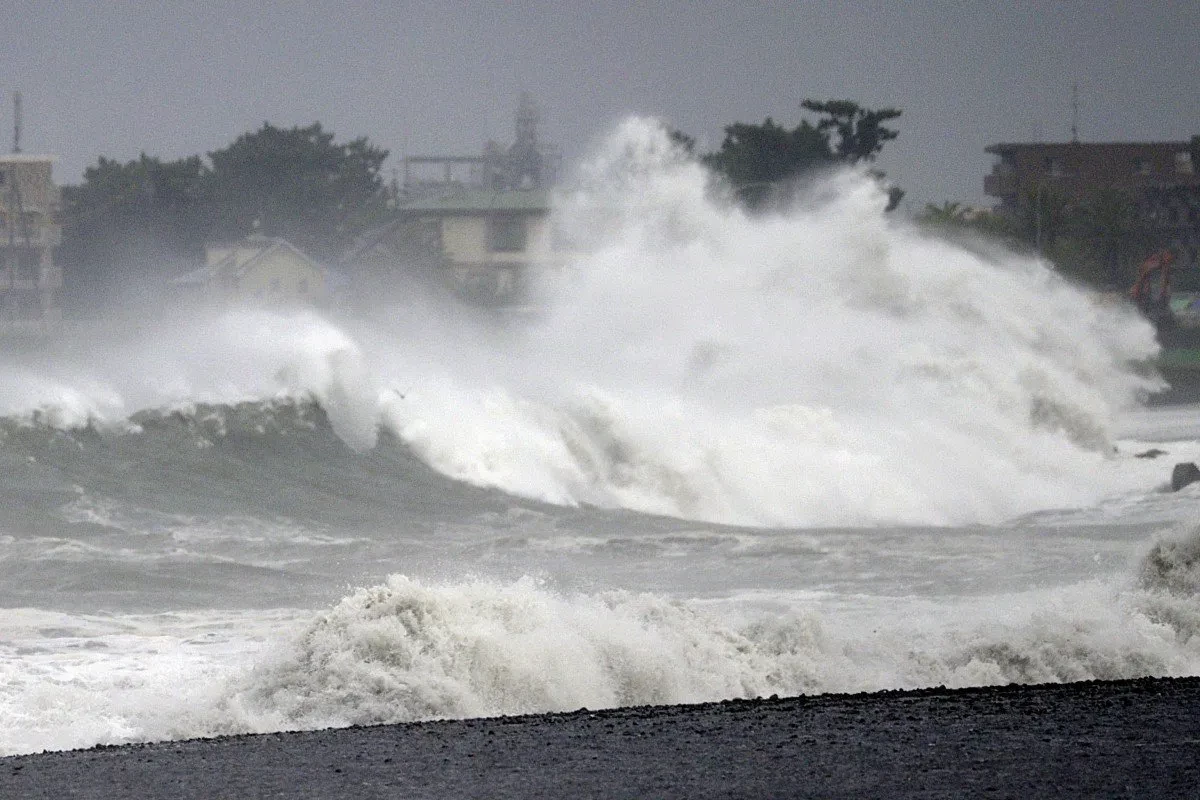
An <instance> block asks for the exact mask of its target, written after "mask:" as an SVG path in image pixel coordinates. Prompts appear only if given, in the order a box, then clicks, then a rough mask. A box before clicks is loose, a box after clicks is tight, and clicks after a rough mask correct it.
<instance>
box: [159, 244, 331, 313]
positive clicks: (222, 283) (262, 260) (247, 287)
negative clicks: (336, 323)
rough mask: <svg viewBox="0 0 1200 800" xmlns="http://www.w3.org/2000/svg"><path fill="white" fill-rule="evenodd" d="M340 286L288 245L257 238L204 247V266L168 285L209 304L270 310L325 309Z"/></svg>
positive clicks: (325, 269)
mask: <svg viewBox="0 0 1200 800" xmlns="http://www.w3.org/2000/svg"><path fill="white" fill-rule="evenodd" d="M341 283H342V280H341V279H340V276H339V275H338V274H337V273H335V272H332V271H330V270H329V269H328V268H326V267H323V266H322V265H320V264H318V263H317V262H315V261H313V260H312V259H311V258H309V257H308V256H306V255H305V254H304V253H303V252H301V251H300V250H299V249H297V248H296V247H295V246H293V245H292V244H291V243H289V242H287V241H286V240H284V239H278V238H274V237H269V236H257V235H255V236H249V237H247V238H245V239H243V240H242V241H240V242H234V243H231V244H211V245H209V246H207V247H206V248H205V264H204V266H203V267H201V268H200V269H197V270H193V271H192V272H188V273H186V274H184V275H180V276H179V277H177V278H175V279H174V280H172V281H171V284H172V286H174V287H175V288H176V289H178V290H181V291H183V292H184V293H186V294H188V295H190V296H191V297H192V298H194V299H198V300H201V301H204V302H207V303H210V304H216V305H226V304H248V305H270V306H304V305H324V304H327V303H328V302H329V301H330V299H331V298H332V296H333V294H334V292H335V291H336V290H337V289H338V288H339V287H340V284H341Z"/></svg>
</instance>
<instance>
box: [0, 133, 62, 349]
mask: <svg viewBox="0 0 1200 800" xmlns="http://www.w3.org/2000/svg"><path fill="white" fill-rule="evenodd" d="M53 166H54V156H45V155H29V154H24V153H11V154H8V155H0V220H2V224H3V230H2V232H0V334H4V335H8V334H20V335H34V336H42V335H45V334H47V333H50V332H51V331H53V330H54V329H55V328H57V327H58V325H59V324H60V323H61V322H62V310H61V308H60V307H59V304H58V290H60V289H61V288H62V285H63V276H62V269H60V268H59V267H56V266H55V265H54V248H56V247H58V245H59V244H60V243H61V242H62V229H61V228H60V227H59V226H58V224H57V223H56V222H55V220H56V218H57V215H58V211H59V206H60V195H59V190H58V187H57V186H55V185H54V181H53V179H52V171H53Z"/></svg>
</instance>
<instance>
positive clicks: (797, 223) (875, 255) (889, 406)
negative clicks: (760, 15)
mask: <svg viewBox="0 0 1200 800" xmlns="http://www.w3.org/2000/svg"><path fill="white" fill-rule="evenodd" d="M576 185H577V187H578V188H577V189H576V190H574V191H571V192H567V193H564V194H563V195H562V196H561V197H560V198H559V200H558V203H557V210H556V212H555V214H554V227H555V228H556V229H557V230H558V231H559V233H560V235H561V238H562V239H563V241H565V242H569V243H570V245H569V247H567V248H566V249H563V250H561V251H560V255H561V258H562V260H563V262H564V266H563V267H562V269H561V270H559V271H552V272H547V273H545V274H541V275H540V276H535V277H536V280H535V282H534V283H535V288H534V297H535V300H536V303H535V305H536V313H535V314H534V316H533V317H532V318H529V319H522V320H520V321H514V320H512V319H509V320H507V321H501V322H499V323H498V322H497V321H496V320H495V319H493V318H491V317H489V316H488V315H486V314H481V315H474V314H472V313H470V312H468V311H465V310H463V309H452V308H449V307H446V306H442V305H439V304H438V303H436V302H433V301H428V302H426V301H424V300H423V301H421V302H414V304H413V305H411V306H408V307H404V308H398V309H396V310H395V312H394V313H392V314H389V315H386V316H385V317H384V318H381V319H376V320H374V321H372V322H369V323H368V322H366V321H363V320H351V319H343V320H341V321H333V320H331V319H327V318H323V317H321V316H319V315H317V314H313V313H302V314H281V313H274V312H270V311H266V310H250V309H244V310H239V311H230V312H228V313H223V314H218V315H214V316H207V317H200V318H196V319H187V318H185V317H182V316H180V317H178V318H171V319H167V318H166V317H169V315H164V319H162V320H161V321H160V322H161V323H162V328H161V330H160V329H158V328H154V329H153V330H152V331H150V332H149V333H148V331H147V326H153V325H154V324H156V323H149V322H147V323H144V324H143V325H142V328H141V329H139V330H138V331H137V334H138V335H137V336H133V337H130V336H129V335H128V331H126V332H124V333H120V332H117V331H116V329H115V328H114V330H112V331H109V332H108V333H107V334H105V335H102V336H96V335H91V334H89V335H83V334H80V336H79V337H78V341H72V342H70V343H68V344H69V346H64V347H63V348H62V352H61V353H59V354H58V355H57V357H55V358H49V359H43V360H42V361H41V362H40V363H36V366H34V365H32V364H33V363H34V362H30V363H24V362H23V363H14V364H11V365H6V366H9V367H10V369H9V373H10V375H11V380H9V381H8V382H6V384H5V386H4V387H0V414H8V415H10V416H13V415H25V416H26V417H29V416H30V415H31V414H34V413H36V415H37V418H38V419H39V420H40V421H42V422H45V423H46V424H49V425H51V426H55V427H60V428H70V427H74V426H88V425H92V426H96V425H101V424H110V425H111V424H115V423H124V422H126V421H129V420H130V418H131V417H134V419H133V422H134V423H135V424H144V423H143V422H138V421H137V419H136V412H138V411H139V410H144V409H161V408H168V409H169V408H176V407H183V408H188V407H192V406H195V407H197V408H199V407H200V406H201V405H206V406H209V407H211V406H215V405H232V404H237V403H241V402H245V401H262V400H263V399H269V398H275V397H279V396H281V395H282V396H288V397H292V398H297V397H313V398H316V400H317V401H318V403H319V404H320V406H321V408H322V409H323V411H324V413H325V414H326V415H327V417H328V419H329V421H330V424H331V426H332V428H333V430H334V431H335V433H336V434H337V435H338V436H339V437H340V438H341V439H342V440H343V441H344V442H345V443H346V444H347V445H349V446H350V447H351V448H353V449H355V450H357V451H363V452H365V451H367V450H369V449H370V448H371V447H372V446H373V445H374V443H375V441H376V437H377V435H378V431H379V430H381V429H383V430H386V431H389V432H390V433H393V434H395V436H397V437H398V438H399V439H401V440H402V441H403V442H404V443H405V444H406V445H407V446H408V447H409V448H410V449H411V451H412V452H413V453H414V454H415V455H416V456H417V457H419V458H420V459H421V460H422V461H423V462H425V463H426V464H427V465H429V466H430V467H431V468H433V469H434V470H436V471H438V472H440V473H442V474H443V475H446V476H449V477H450V478H453V479H456V480H459V481H464V482H467V483H470V484H474V485H476V486H482V487H487V488H493V489H499V490H502V491H504V492H508V493H511V494H517V495H522V496H526V497H530V498H534V499H537V500H542V501H546V502H551V503H556V504H564V505H580V504H592V505H599V506H605V507H617V508H627V509H632V510H636V511H643V512H650V513H657V514H666V515H672V516H679V517H686V518H692V519H699V520H706V521H716V522H730V523H738V524H748V525H767V526H777V525H876V524H889V523H935V524H938V523H949V524H954V523H970V522H995V521H1000V520H1003V519H1006V518H1011V517H1012V516H1014V515H1017V514H1022V513H1027V512H1031V511H1035V510H1038V509H1041V508H1045V507H1048V506H1056V507H1058V506H1063V505H1070V506H1084V505H1089V504H1092V503H1094V502H1096V501H1097V500H1098V499H1100V498H1102V497H1105V496H1107V495H1109V494H1111V493H1114V492H1122V491H1127V490H1130V489H1138V488H1140V489H1149V488H1151V487H1150V486H1149V485H1143V484H1144V481H1143V479H1142V477H1137V478H1135V479H1131V478H1130V477H1129V471H1128V470H1124V469H1123V468H1122V469H1117V468H1113V467H1112V465H1111V463H1110V462H1111V460H1112V459H1111V458H1110V455H1111V446H1112V441H1111V434H1110V430H1111V425H1112V421H1113V418H1114V415H1115V414H1116V412H1117V411H1119V410H1120V409H1122V408H1125V407H1128V406H1130V405H1132V404H1134V403H1136V402H1137V400H1138V398H1139V397H1140V396H1141V395H1143V394H1144V393H1146V392H1147V391H1151V390H1153V389H1155V388H1156V387H1157V386H1158V385H1159V384H1158V383H1157V382H1156V381H1155V380H1154V379H1153V378H1147V377H1145V375H1144V374H1142V373H1140V372H1139V371H1138V370H1137V369H1135V367H1134V366H1133V365H1134V364H1135V363H1137V362H1144V361H1145V360H1147V359H1148V358H1150V357H1151V356H1152V355H1153V354H1154V352H1155V348H1156V346H1155V344H1154V340H1153V332H1152V330H1151V328H1150V326H1149V325H1148V324H1146V323H1145V322H1144V321H1142V320H1141V319H1140V318H1138V317H1137V315H1136V314H1134V313H1133V312H1132V311H1130V310H1129V309H1127V308H1124V307H1123V306H1121V305H1119V304H1109V305H1105V304H1102V303H1098V302H1096V301H1095V300H1094V299H1093V298H1090V297H1089V296H1088V295H1087V294H1086V293H1085V292H1083V291H1082V290H1079V289H1077V288H1074V287H1072V286H1070V285H1068V284H1066V283H1065V282H1064V281H1062V280H1060V279H1059V278H1057V277H1056V276H1055V275H1054V274H1053V273H1052V272H1051V271H1050V270H1049V269H1048V268H1047V267H1046V265H1044V264H1042V263H1039V262H1037V261H1035V260H1030V259H1027V258H1022V257H1017V256H1014V255H1011V254H1005V253H1002V252H999V251H994V252H987V251H985V249H983V248H977V249H974V250H967V249H964V248H962V247H959V246H956V245H952V244H948V243H945V242H940V241H937V240H933V239H930V238H927V237H925V236H923V235H921V233H920V232H919V231H917V230H915V229H913V228H911V227H909V226H907V225H905V224H904V223H903V222H901V221H897V220H893V219H890V218H889V216H888V215H885V214H884V212H883V207H884V205H885V203H886V200H885V197H884V196H883V194H882V193H881V192H880V191H879V189H878V187H877V186H876V185H875V183H874V182H873V181H872V180H871V179H870V178H869V177H868V176H865V175H862V174H858V173H853V172H847V173H844V174H840V175H835V176H833V177H832V178H830V179H829V180H827V181H826V182H824V183H822V184H821V185H819V186H817V187H815V188H814V189H813V191H812V192H810V194H809V195H808V196H806V198H805V199H803V201H802V202H800V203H799V204H797V205H796V206H795V207H793V208H790V209H786V210H779V211H777V212H774V213H770V214H765V215H748V214H746V213H745V212H743V211H742V210H740V209H739V208H738V207H737V206H736V205H734V204H731V203H729V202H727V200H726V199H724V198H723V196H722V192H721V190H720V189H719V187H718V188H714V185H713V182H712V178H711V176H710V175H709V174H708V173H707V172H706V171H705V170H704V169H703V168H702V167H701V166H700V165H699V164H697V163H696V162H695V161H694V160H691V159H690V158H688V157H687V156H686V155H685V154H682V153H680V152H679V151H677V150H675V149H674V148H673V147H672V145H671V143H670V141H669V139H668V138H667V137H666V135H665V133H664V132H663V130H662V129H661V127H660V126H658V125H657V124H656V123H654V122H653V121H649V120H642V119H633V120H629V121H627V122H626V123H624V124H623V125H622V126H621V127H620V128H619V129H618V131H617V132H616V133H615V134H614V135H613V136H612V137H611V138H610V139H609V141H608V142H606V143H605V144H604V145H603V146H602V147H601V148H600V151H599V152H598V153H597V155H596V156H595V158H594V159H593V160H592V161H591V162H590V164H589V165H587V166H586V167H585V168H584V169H583V170H582V171H581V174H580V176H579V179H578V181H577V183H576ZM31 409H37V411H36V412H32V411H31ZM206 413H208V412H206ZM204 424H208V423H204ZM214 424H215V423H214Z"/></svg>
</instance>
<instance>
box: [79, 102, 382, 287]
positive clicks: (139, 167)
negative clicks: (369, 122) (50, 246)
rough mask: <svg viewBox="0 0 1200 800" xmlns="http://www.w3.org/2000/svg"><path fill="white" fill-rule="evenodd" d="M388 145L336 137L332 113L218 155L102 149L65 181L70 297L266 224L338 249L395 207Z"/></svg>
mask: <svg viewBox="0 0 1200 800" xmlns="http://www.w3.org/2000/svg"><path fill="white" fill-rule="evenodd" d="M387 155H388V152H387V150H384V149H381V148H379V147H376V146H374V145H373V144H371V142H370V141H369V140H368V139H366V138H359V139H355V140H353V141H350V142H345V143H341V144H339V143H336V142H335V141H334V135H333V134H332V133H330V132H327V131H325V130H324V129H322V127H321V125H320V123H313V124H312V125H308V126H305V127H292V128H277V127H275V126H273V125H270V124H267V123H264V124H263V126H262V127H261V128H260V129H258V130H257V131H254V132H252V133H246V134H243V135H242V136H239V137H238V138H237V139H236V140H235V141H234V142H233V143H232V144H230V145H229V146H228V147H225V148H223V149H221V150H215V151H213V152H211V153H208V154H207V156H206V157H201V156H190V157H188V158H181V159H178V160H175V161H163V160H162V159H159V158H156V157H153V156H147V155H145V154H143V155H142V156H141V157H139V158H138V159H136V160H133V161H129V162H126V163H121V162H119V161H115V160H113V159H108V158H104V157H101V158H100V159H99V161H98V163H97V164H96V165H95V166H91V167H88V168H87V170H86V171H85V172H84V176H83V182H82V183H81V184H79V185H77V186H64V187H63V213H62V226H63V244H62V247H61V249H60V251H59V256H58V257H59V260H60V262H61V263H62V264H63V267H64V269H65V270H66V271H67V272H68V278H67V281H66V285H65V287H64V290H65V294H66V296H67V299H68V300H69V301H72V300H73V301H74V303H75V304H78V305H88V306H95V305H104V304H105V302H106V301H112V300H116V299H118V298H116V297H113V296H111V295H114V294H116V293H120V292H129V291H135V290H136V288H135V287H136V286H137V285H138V284H139V283H142V284H144V283H146V282H147V279H149V278H155V279H161V277H163V276H165V275H166V274H168V273H169V271H171V270H172V268H173V267H175V266H178V267H179V268H180V269H182V268H183V267H185V266H194V265H195V264H196V263H197V262H198V261H199V260H200V258H201V257H202V256H203V252H204V244H205V242H208V241H213V240H218V241H219V240H235V239H239V238H242V237H244V236H246V235H248V234H250V233H254V232H259V233H262V234H264V235H271V236H282V237H284V238H286V239H288V240H289V241H291V242H293V243H294V244H296V245H297V246H298V247H300V248H302V249H304V250H305V251H306V252H309V253H311V254H313V255H314V256H316V257H317V258H321V259H331V258H333V257H335V256H336V255H337V254H338V253H339V252H340V251H341V249H342V248H344V247H345V246H346V245H347V244H348V243H349V242H350V241H351V240H352V239H353V237H354V236H355V235H356V234H357V233H358V232H359V231H361V230H362V229H363V228H364V227H367V226H369V225H371V224H374V223H375V222H377V221H378V220H379V219H380V218H381V217H382V216H383V215H384V214H385V213H386V197H385V193H384V191H383V188H384V185H383V180H382V178H381V177H380V169H381V167H382V165H383V161H384V159H386V158H387Z"/></svg>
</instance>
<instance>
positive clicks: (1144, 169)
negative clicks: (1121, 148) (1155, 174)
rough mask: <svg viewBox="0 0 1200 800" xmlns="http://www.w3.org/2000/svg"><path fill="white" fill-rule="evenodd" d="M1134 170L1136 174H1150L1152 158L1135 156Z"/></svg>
mask: <svg viewBox="0 0 1200 800" xmlns="http://www.w3.org/2000/svg"><path fill="white" fill-rule="evenodd" d="M1133 172H1134V174H1135V175H1149V174H1150V159H1148V158H1135V159H1134V160H1133Z"/></svg>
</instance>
